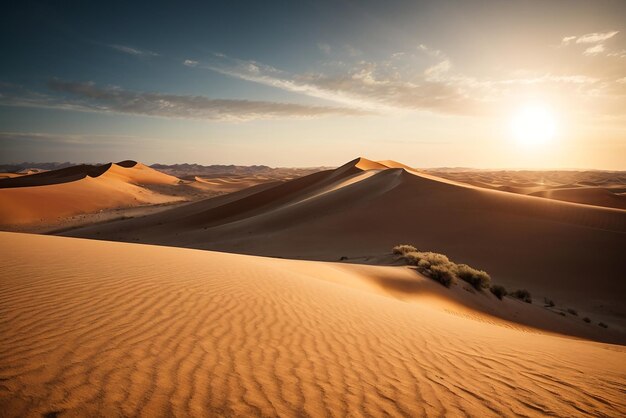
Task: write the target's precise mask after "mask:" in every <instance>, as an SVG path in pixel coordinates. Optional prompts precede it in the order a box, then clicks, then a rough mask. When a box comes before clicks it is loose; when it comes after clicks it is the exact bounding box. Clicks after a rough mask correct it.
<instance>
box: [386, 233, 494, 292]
mask: <svg viewBox="0 0 626 418" xmlns="http://www.w3.org/2000/svg"><path fill="white" fill-rule="evenodd" d="M393 253H394V254H397V255H400V256H401V257H402V258H404V260H405V261H406V262H407V264H410V265H413V266H416V267H417V270H419V271H420V272H422V273H426V274H428V275H429V276H430V277H431V278H433V279H435V280H437V281H438V282H440V283H441V284H443V285H444V286H446V287H450V286H451V285H452V283H453V282H454V281H456V279H457V278H458V279H461V280H464V281H466V282H467V283H469V284H471V285H472V286H473V287H474V288H475V289H477V290H482V289H487V288H489V285H490V284H491V277H489V274H487V272H485V271H482V270H477V269H475V268H472V267H470V266H468V265H467V264H456V263H454V262H452V261H450V259H449V258H448V257H446V256H445V255H443V254H439V253H433V252H430V251H417V250H416V249H415V247H413V246H412V245H408V244H402V245H396V246H395V247H393ZM492 292H494V290H492ZM495 292H496V293H494V294H495V295H496V296H498V294H500V295H501V296H498V297H499V298H500V299H502V298H503V297H504V296H505V295H506V290H505V289H504V288H503V287H502V286H499V287H497V288H496V290H495Z"/></svg>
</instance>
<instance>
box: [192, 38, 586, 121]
mask: <svg viewBox="0 0 626 418" xmlns="http://www.w3.org/2000/svg"><path fill="white" fill-rule="evenodd" d="M418 52H422V53H425V54H426V55H427V56H428V57H430V60H431V61H432V60H435V59H436V60H437V61H438V62H435V63H433V64H431V65H430V66H427V67H426V68H424V67H422V69H420V68H419V65H417V64H416V61H414V59H415V58H416V57H415V56H414V55H412V54H407V53H404V52H402V53H398V52H396V53H394V54H393V55H392V56H391V57H390V59H389V60H382V61H378V62H367V61H364V60H360V61H356V62H353V63H352V64H349V63H342V65H341V66H339V67H337V68H334V69H328V70H327V71H325V72H309V73H302V74H291V73H289V72H287V71H283V70H281V69H278V68H275V67H272V66H269V65H266V64H263V63H259V62H257V61H246V60H239V59H236V58H231V57H227V56H224V55H223V54H220V55H219V56H214V57H212V58H211V59H210V60H209V61H208V62H200V63H198V64H197V67H198V68H205V69H210V70H213V71H217V72H219V73H222V74H225V75H228V76H231V77H234V78H238V79H242V80H246V81H250V82H255V83H260V84H264V85H268V86H272V87H275V88H278V89H281V90H285V91H289V92H293V93H300V94H304V95H307V96H310V97H315V98H318V99H324V100H328V101H332V102H335V103H340V104H341V105H343V106H348V107H352V108H355V109H364V110H372V111H377V112H398V111H407V110H425V111H431V112H436V113H441V114H462V115H476V114H485V113H486V112H488V111H489V109H490V107H491V105H492V104H493V103H495V102H496V101H497V100H501V99H502V97H504V96H505V95H506V94H507V93H509V92H511V90H512V89H517V90H518V91H522V90H524V89H525V88H526V87H524V86H530V85H534V86H539V85H541V84H544V85H546V86H548V85H550V86H552V87H558V86H565V85H575V86H576V89H577V91H585V90H591V89H592V88H593V87H592V86H595V85H596V84H597V83H598V79H596V78H594V77H590V76H587V75H584V74H551V73H544V74H536V73H534V74H522V75H518V76H514V77H504V78H499V79H478V78H475V77H471V76H467V75H465V74H461V73H457V72H454V71H453V66H452V63H451V60H450V59H449V58H448V57H447V56H446V54H444V53H443V52H442V51H439V50H435V49H431V48H428V47H427V46H425V45H420V46H419V47H418ZM418 58H419V57H418ZM423 61H424V59H423V58H421V59H419V60H418V61H417V62H421V63H422V65H423ZM324 68H327V67H324ZM537 88H538V87H537ZM563 89H564V90H568V89H567V88H566V87H563ZM569 90H571V89H569Z"/></svg>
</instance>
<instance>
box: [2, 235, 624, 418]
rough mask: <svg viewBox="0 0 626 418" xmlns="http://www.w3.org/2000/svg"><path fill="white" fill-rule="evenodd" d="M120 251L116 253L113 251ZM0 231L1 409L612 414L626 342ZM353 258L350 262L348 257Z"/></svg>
mask: <svg viewBox="0 0 626 418" xmlns="http://www.w3.org/2000/svg"><path fill="white" fill-rule="evenodd" d="M121 254H123V255H124V257H123V258H120V255H121ZM333 266H334V265H333V264H327V263H319V262H302V261H291V260H276V259H263V258H257V257H250V256H241V255H232V254H220V253H211V252H204V251H193V250H185V249H175V248H163V247H151V246H141V245H135V244H123V243H106V242H97V241H82V240H81V241H79V240H75V239H69V238H59V237H45V236H33V235H21V234H9V233H0V270H1V271H2V272H3V274H2V276H1V277H0V342H1V343H0V410H1V411H3V416H41V415H42V414H52V413H58V414H59V416H64V415H68V416H136V415H137V416H147V417H148V416H149V417H157V416H173V415H176V416H260V415H262V416H278V415H280V416H315V417H317V416H420V415H428V416H439V415H446V416H461V415H463V416H464V415H472V416H481V417H483V416H485V417H486V416H518V415H526V416H536V415H554V416H563V417H572V416H580V415H603V416H620V415H623V414H624V412H625V411H626V402H625V399H624V396H623V395H624V393H623V388H624V382H625V378H626V351H625V350H624V348H623V347H620V346H611V345H604V344H598V343H592V342H586V341H581V340H572V339H566V338H561V337H556V336H551V335H545V334H541V333H535V332H531V333H529V332H523V331H521V330H518V329H515V328H506V327H502V326H496V325H492V324H490V323H488V322H486V321H476V320H474V319H468V318H465V317H462V316H460V315H450V314H448V313H446V312H445V311H443V310H442V309H441V307H440V306H439V304H438V302H437V300H438V298H437V297H434V298H433V299H430V300H431V302H429V299H428V298H425V299H423V300H422V302H421V303H405V302H402V301H399V300H397V299H395V298H390V297H386V296H384V295H382V294H380V293H379V292H378V293H377V292H376V291H372V290H371V289H365V288H363V289H359V288H356V287H355V285H354V283H352V284H351V281H355V283H356V282H358V283H363V278H362V277H361V276H362V274H363V270H362V269H364V268H365V269H367V268H366V267H359V268H357V270H354V271H352V270H350V267H349V266H341V270H338V269H337V268H335V267H333ZM359 269H360V270H359Z"/></svg>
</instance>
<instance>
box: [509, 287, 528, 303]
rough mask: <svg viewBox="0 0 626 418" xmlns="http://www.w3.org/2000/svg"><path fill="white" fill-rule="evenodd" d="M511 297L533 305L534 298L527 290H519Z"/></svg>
mask: <svg viewBox="0 0 626 418" xmlns="http://www.w3.org/2000/svg"><path fill="white" fill-rule="evenodd" d="M511 296H513V297H514V298H516V299H520V300H523V301H524V302H526V303H533V299H532V296H531V295H530V292H529V291H528V290H526V289H518V290H516V291H515V292H513V293H511Z"/></svg>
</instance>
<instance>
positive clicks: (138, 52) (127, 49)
mask: <svg viewBox="0 0 626 418" xmlns="http://www.w3.org/2000/svg"><path fill="white" fill-rule="evenodd" d="M107 46H108V47H109V48H112V49H115V50H116V51H119V52H123V53H125V54H129V55H133V56H135V57H144V58H146V57H158V56H159V54H157V53H156V52H152V51H148V50H144V49H138V48H133V47H131V46H127V45H116V44H109V45H107Z"/></svg>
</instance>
